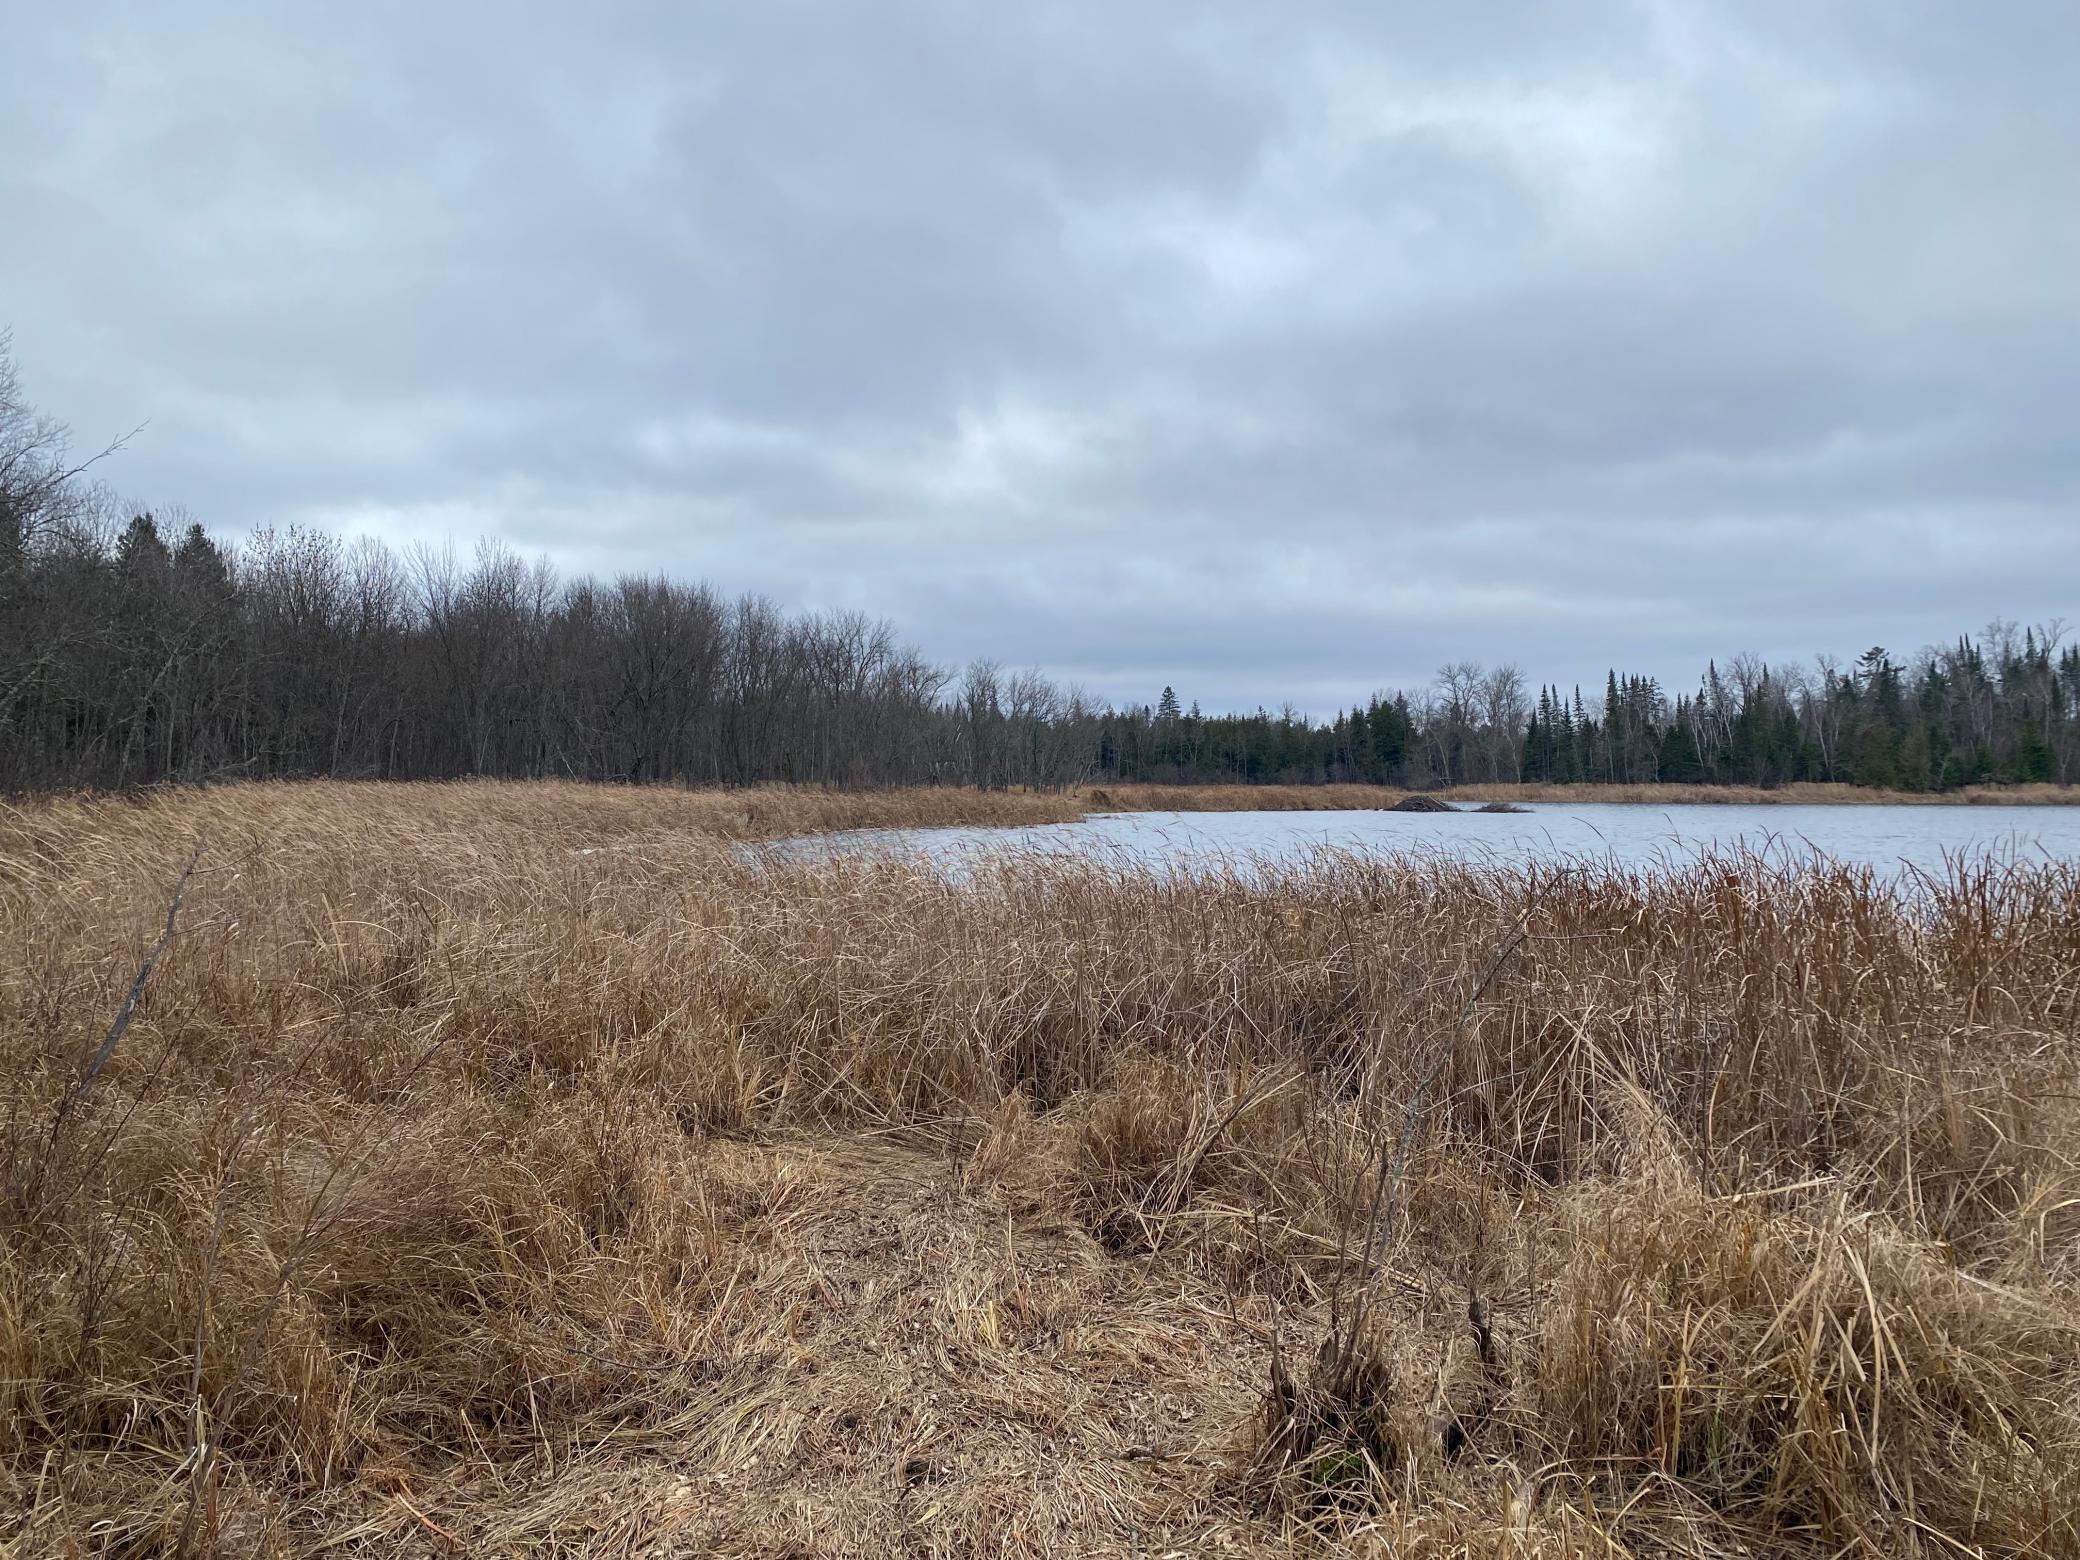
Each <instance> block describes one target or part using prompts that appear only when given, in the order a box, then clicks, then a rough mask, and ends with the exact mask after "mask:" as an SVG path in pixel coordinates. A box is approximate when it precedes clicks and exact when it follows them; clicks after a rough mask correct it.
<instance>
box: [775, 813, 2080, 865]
mask: <svg viewBox="0 0 2080 1560" xmlns="http://www.w3.org/2000/svg"><path fill="white" fill-rule="evenodd" d="M1322 847H1329V848H1332V849H1340V850H1359V851H1367V852H1373V853H1379V854H1415V855H1422V856H1429V857H1433V858H1436V857H1442V858H1449V859H1455V860H1471V861H1482V862H1490V863H1522V862H1529V861H1540V862H1559V861H1604V862H1613V863H1616V864H1619V865H1623V866H1634V867H1653V866H1670V865H1680V864H1681V863H1682V862H1684V861H1686V860H1690V859H1693V858H1695V857H1696V856H1697V855H1699V854H1700V853H1702V852H1704V851H1706V850H1709V849H1712V848H1714V847H1718V848H1732V847H1745V848H1748V849H1751V850H1757V851H1766V852H1770V853H1772V854H1776V855H1780V856H1795V855H1814V854H1818V855H1825V856H1830V857H1833V858H1835V859H1837V860H1840V861H1847V862H1854V863H1863V864H1868V865H1870V866H1873V867H1876V868H1878V869H1880V870H1881V871H1883V872H1885V873H1887V874H1888V875H1891V874H1896V873H1899V872H1902V871H1907V870H1910V869H1914V868H1918V869H1920V870H1922V871H1925V872H1931V873H1939V872H1941V870H1942V869H1943V865H1944V862H1945V859H1946V858H1947V857H1954V856H1957V855H1959V854H1963V855H1968V856H1983V855H1988V854H1992V855H1998V856H2001V857H2004V858H2021V859H2025V860H2042V859H2043V858H2044V857H2046V856H2049V857H2052V858H2055V859H2058V860H2063V861H2080V807H1988V806H1954V807H1952V806H1923V807H1883V806H1856V805H1847V806H1831V807H1830V806H1821V807H1801V806H1762V807H1743V806H1731V805H1716V804H1703V805H1691V806H1642V805H1637V804H1630V805H1628V804H1618V803H1605V802H1598V803H1559V802H1554V803H1538V804H1532V805H1531V806H1529V807H1528V808H1527V810H1526V811H1524V812H1521V813H1478V812H1456V813H1394V812H1223V813H1207V812H1194V813H1178V812H1137V813H1099V814H1095V815H1093V816H1091V817H1089V818H1086V819H1084V820H1083V821H1081V822H1079V823H1058V824H1046V825H1042V826H1039V827H1035V828H1025V829H979V828H956V829H890V830H869V831H861V832H858V833H851V834H832V835H823V836H820V837H817V838H813V839H807V840H795V841H791V842H789V843H788V845H787V846H786V848H785V849H786V854H788V855H790V856H797V855H804V854H806V855H815V854H819V853H821V852H824V851H829V850H837V851H841V852H848V853H849V852H854V851H875V852H889V853H894V854H898V855H910V854H918V855H922V856H924V857H925V858H927V859H928V860H930V861H933V862H935V863H937V864H940V865H944V866H954V867H957V866H959V865H960V864H961V863H962V862H964V861H968V860H972V859H973V858H974V857H975V856H976V855H977V854H978V853H989V852H997V851H1003V850H1007V849H1008V850H1026V851H1039V852H1044V853H1049V854H1056V853H1061V854H1089V855H1097V856H1103V857H1107V858H1110V859H1112V860H1116V861H1129V862H1146V863H1154V864H1185V865H1189V864H1191V863H1193V862H1209V863H1220V862H1227V863H1238V864H1243V865H1246V864H1247V863H1249V862H1250V861H1253V860H1263V859H1267V858H1268V859H1276V860H1290V859H1295V858H1298V857H1301V856H1305V855H1307V854H1310V853H1312V852H1314V851H1316V850H1318V849H1321V848H1322Z"/></svg>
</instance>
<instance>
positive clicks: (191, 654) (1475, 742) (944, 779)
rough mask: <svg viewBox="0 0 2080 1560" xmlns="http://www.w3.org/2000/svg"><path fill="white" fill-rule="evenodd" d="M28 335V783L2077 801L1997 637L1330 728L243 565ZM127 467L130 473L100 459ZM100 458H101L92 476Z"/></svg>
mask: <svg viewBox="0 0 2080 1560" xmlns="http://www.w3.org/2000/svg"><path fill="white" fill-rule="evenodd" d="M5 347H6V344H5V341H4V338H0V787H5V788H11V789H18V790H19V789H33V788H41V787H62V786H129V785H141V784H151V783H157V782H163V781H206V780H213V779H225V778H235V777H269V776H309V775H328V776H337V777H378V778H417V777H450V776H460V775H495V776H508V777H532V776H548V775H564V776H574V777H579V778H584V779H593V780H622V781H661V780H672V781H681V782H686V783H696V784H749V783H755V782H760V781H769V780H781V781H793V782H800V783H809V784H819V785H832V786H858V785H870V784H899V785H901V784H972V785H978V786H985V787H998V786H1008V785H1032V786H1043V787H1051V786H1062V785H1068V784H1072V783H1076V782H1079V781H1086V780H1106V779H1115V780H1134V781H1191V782H1239V783H1252V782H1272V781H1282V782H1289V783H1291V782H1298V783H1308V782H1318V781H1369V782H1374V783H1380V784H1388V785H1397V786H1412V787H1424V786H1433V785H1448V784H1455V783H1463V782H1468V781H1512V780H1541V781H1562V782H1569V781H1571V782H1584V783H1603V782H1607V783H1627V782H1640V781H1655V780H1659V781H1675V782H1685V783H1700V784H1709V783H1715V782H1739V783H1744V784H1754V785H1774V784H1779V783H1782V782H1786V781H1793V780H1837V781H1845V782H1849V783H1852V784H1864V785H1886V786H1900V787H1905V788H1909V789H1922V788H1938V787H1948V786H1955V785H1961V784H1966V783H1971V782H1982V781H2033V780H2054V781H2061V782H2069V781H2074V780H2080V650H2076V649H2075V648H2074V647H2072V646H2067V645H2064V644H2063V642H2062V635H2061V633H2060V632H2059V630H2058V628H2057V627H2056V625H2054V626H2053V627H2052V628H2051V629H2049V630H2039V629H2033V628H2032V629H2015V628H2011V627H2009V626H2007V625H2001V624H1996V625H1995V626H1994V627H1993V628H1992V629H1990V630H1989V631H1988V632H1987V633H1986V634H1984V635H1982V636H1981V637H1979V638H1977V639H1962V640H1959V641H1958V642H1956V643H1955V644H1954V645H1948V646H1944V647H1942V648H1939V649H1935V650H1929V651H1924V652H1922V653H1921V654H1920V655H1919V656H1917V657H1915V658H1914V659H1912V660H1911V661H1909V662H1900V661H1896V660H1895V659H1894V658H1893V657H1892V656H1890V655H1889V654H1888V653H1887V652H1885V651H1884V650H1882V649H1873V650H1870V651H1868V652H1866V653H1865V654H1864V655H1863V656H1862V657H1861V658H1860V659H1859V660H1858V661H1857V662H1856V663H1855V664H1854V665H1853V666H1850V667H1847V668H1842V667H1838V666H1836V665H1835V664H1834V663H1832V662H1829V661H1827V660H1825V659H1822V660H1821V661H1819V662H1817V663H1816V664H1815V665H1814V667H1813V668H1811V669H1810V670H1808V669H1805V668H1778V667H1768V666H1764V665H1762V664H1761V663H1759V662H1757V661H1754V660H1752V659H1750V658H1746V657H1743V658H1740V659H1738V660H1735V661H1733V662H1732V663H1730V666H1729V669H1728V671H1727V672H1726V673H1725V674H1723V675H1722V673H1721V672H1720V670H1719V668H1718V667H1717V665H1716V664H1715V665H1713V666H1712V667H1710V668H1708V669H1707V671H1706V672H1705V674H1704V676H1703V678H1702V679H1701V680H1700V682H1699V685H1698V687H1697V689H1696V691H1695V692H1694V693H1690V692H1684V693H1680V694H1678V695H1676V696H1675V697H1673V698H1671V697H1670V696H1669V695H1668V693H1667V692H1666V691H1665V690H1664V689H1662V688H1661V687H1660V686H1659V685H1658V684H1657V683H1656V682H1655V681H1654V680H1653V679H1651V678H1646V677H1636V676H1635V677H1621V676H1619V675H1617V674H1616V673H1615V672H1614V673H1612V674H1611V676H1610V677H1609V679H1608V681H1607V682H1606V684H1605V686H1604V688H1603V689H1602V690H1601V693H1600V695H1599V696H1597V697H1593V698H1585V697H1584V695H1583V693H1582V691H1581V690H1580V689H1579V688H1573V689H1568V690H1564V691H1563V690H1562V689H1559V688H1557V687H1551V686H1546V687H1541V688H1539V689H1538V691H1537V693H1536V694H1535V695H1533V694H1532V693H1531V692H1530V691H1529V689H1528V687H1527V684H1526V682H1525V680H1524V678H1523V676H1522V675H1521V674H1520V673H1519V672H1518V670H1517V669H1516V668H1514V667H1507V666H1505V667H1501V668H1497V669H1490V670H1483V669H1482V668H1480V667H1478V666H1475V665H1471V664H1466V663H1460V664H1456V665H1452V666H1447V667H1445V668H1444V669H1443V670H1442V671H1441V672H1440V673H1439V674H1438V676H1437V679H1436V680H1435V682H1434V683H1432V684H1431V685H1430V686H1429V687H1427V688H1423V689H1420V690H1413V691H1408V692H1399V693H1383V694H1380V695H1378V696H1376V697H1374V698H1373V699H1372V700H1370V701H1369V702H1368V703H1366V704H1365V705H1363V706H1362V707H1359V708H1355V709H1351V710H1349V711H1346V712H1343V713H1341V714H1339V715H1337V716H1336V717H1335V718H1334V719H1332V720H1329V721H1326V722H1324V721H1316V720H1310V719H1308V718H1306V717H1304V716H1302V715H1300V714H1298V713H1297V712H1295V711H1294V710H1292V709H1291V708H1287V709H1285V710H1282V711H1281V712H1279V713H1278V714H1275V715H1274V714H1271V713H1269V712H1267V711H1264V710H1258V711H1256V712H1255V713H1252V714H1236V715H1215V716H1207V715H1204V714H1202V713H1201V712H1200V710H1199V708H1198V706H1197V705H1196V704H1194V705H1192V706H1190V707H1189V708H1187V707H1184V706H1183V705H1181V703H1180V701H1179V699H1178V697H1177V695H1176V693H1175V692H1174V691H1172V690H1171V689H1168V688H1166V689H1164V690H1163V691H1162V695H1161V697H1160V698H1159V699H1157V700H1156V701H1155V702H1154V703H1153V704H1150V705H1144V706H1139V707H1131V708H1126V709H1117V708H1110V707H1103V706H1100V705H1098V704H1096V703H1094V702H1093V701H1091V700H1090V699H1088V698H1086V697H1084V696H1083V695H1082V694H1081V693H1080V692H1078V691H1077V690H1075V689H1065V688H1062V687H1059V686H1057V685H1056V684H1054V683H1052V682H1050V681H1049V680H1048V679H1047V678H1045V677H1043V676H1041V675H1039V674H1038V673H1036V672H1005V671H1003V670H1001V669H1000V668H998V667H997V666H995V665H994V664H992V663H990V662H987V661H978V662H975V663H974V664H972V665H970V666H969V667H967V668H966V669H965V671H962V672H959V673H955V672H950V671H948V670H947V669H944V668H941V667H938V666H934V665H932V664H929V663H928V662H926V661H925V660H924V659H923V658H922V657H920V656H919V655H918V653H917V652H916V651H914V650H913V649H911V648H909V647H908V646H906V645H905V644H903V643H902V642H901V641H900V639H899V638H898V637H897V636H896V634H895V633H894V631H893V630H892V629H891V628H890V627H889V625H887V624H886V623H883V622H880V621H877V620H874V619H872V618H869V617H866V616H863V615H860V614H856V613H822V614H791V613H788V612H785V611H783V610H781V609H780V608H778V607H776V606H774V605H773V604H772V603H770V602H767V601H764V600H762V599H758V598H752V597H746V598H738V599H729V598H726V597H724V596H723V595H721V594H719V593H717V592H716V591H715V590H713V589H711V588H710V587H708V586H706V585H700V584H685V583H681V582H675V581H672V580H669V579H664V578H659V577H654V576H624V577H621V578H618V579H615V580H613V581H610V582H602V581H598V580H594V579H590V578H578V579H568V580H566V579H561V578H559V577H558V576H557V575H556V574H555V572H554V571H552V570H551V569H550V568H549V567H548V566H547V565H546V564H545V563H535V564H529V563H526V562H525V561H523V560H522V559H520V558H519V557H518V556H517V555H515V554H514V553H513V552H511V551H510V550H509V549H507V548H504V547H502V546H499V545H497V544H485V545H483V546H481V547H480V548H479V549H478V550H477V552H476V555H475V557H474V558H473V559H472V560H471V561H469V562H468V563H466V564H465V563H463V562H460V561H458V560H457V559H456V558H455V557H454V556H453V555H452V554H451V553H449V552H446V551H440V550H433V549H427V548H415V549H412V550H410V551H408V552H407V553H406V554H405V555H403V556H399V555H398V554H396V553H394V552H392V551H390V550H389V549H388V548H385V547H383V546H381V545H379V544H377V543H374V542H369V541H359V542H346V541H342V540H340V539H339V538H337V537H335V536H332V535H330V534H328V533H325V532H318V531H307V530H295V529H292V530H289V531H286V532H275V531H262V532H260V533H259V534H258V535H255V536H253V537H250V538H248V539H247V540H245V541H244V542H243V543H241V544H239V545H237V546H235V547H233V546H226V545H224V544H223V543H221V542H220V541H219V540H217V539H216V538H213V537H211V536H210V535H209V534H208V532H207V531H205V530H204V528H203V527H202V526H200V525H199V524H195V523H193V522H191V521H188V520H186V519H185V518H183V517H179V516H173V517H166V516H155V515H152V514H148V513H132V512H130V511H128V510H127V509H125V508H124V507H122V506H119V505H117V504H115V502H114V501H113V499H112V498H111V497H110V496H109V495H108V494H107V492H106V491H105V490H103V489H101V488H99V487H97V486H96V485H94V484H93V483H92V482H91V481H90V480H89V478H90V475H91V473H90V471H89V469H88V468H89V467H91V466H92V465H93V461H92V460H88V461H84V462H81V461H75V460H74V459H73V458H72V456H71V454H70V446H69V443H68V441H67V438H66V434H65V430H64V428H63V426H62V425H60V424H58V423H55V422H53V421H52V420H51V419H49V418H47V417H45V416H42V415H41V414H39V413H38V412H36V410H35V409H34V408H33V407H31V406H29V405H28V403H27V402H26V400H25V399H24V398H23V396H22V394H21V391H20V386H19V382H18V380H17V377H16V375H15V373H14V370H13V366H12V362H11V359H10V358H9V357H8V355H7V353H6V350H5ZM104 453H105V452H104ZM96 458H98V457H96Z"/></svg>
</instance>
